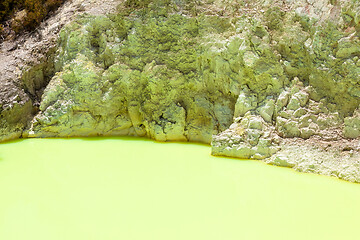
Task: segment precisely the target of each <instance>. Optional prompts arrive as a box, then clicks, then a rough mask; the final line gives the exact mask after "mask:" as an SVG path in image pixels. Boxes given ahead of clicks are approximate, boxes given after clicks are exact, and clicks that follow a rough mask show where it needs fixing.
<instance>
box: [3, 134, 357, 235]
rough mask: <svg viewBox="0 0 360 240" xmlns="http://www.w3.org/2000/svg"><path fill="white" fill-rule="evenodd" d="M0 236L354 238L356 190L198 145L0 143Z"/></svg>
mask: <svg viewBox="0 0 360 240" xmlns="http://www.w3.org/2000/svg"><path fill="white" fill-rule="evenodd" d="M0 194H1V195H0V239H2V240H57V239H59V240H60V239H61V240H64V239H66V240H81V239H86V240H107V239H109V240H110V239H111V240H115V239H124V240H149V239H150V240H152V239H154V240H165V239H166V240H176V239H179V240H180V239H181V240H185V239H186V240H202V239H204V240H205V239H206V240H213V239H216V240H252V239H254V240H263V239H264V240H265V239H266V240H269V239H276V240H281V239H284V240H285V239H286V240H288V239H291V240H294V239H301V240H305V239H311V240H312V239H324V240H325V239H326V240H331V239H337V240H338V239H341V240H344V239H356V238H357V237H358V234H359V233H358V226H359V216H360V203H359V202H360V185H357V184H352V183H347V182H343V181H340V180H337V179H333V178H328V177H324V176H317V175H312V174H300V173H297V172H295V171H293V170H291V169H286V168H279V167H273V166H269V165H266V164H264V163H262V162H257V161H248V160H235V159H230V158H219V157H212V156H210V148H209V147H208V146H205V145H197V144H181V143H155V142H152V141H150V140H144V139H133V138H106V139H28V140H22V141H15V142H10V143H3V144H0Z"/></svg>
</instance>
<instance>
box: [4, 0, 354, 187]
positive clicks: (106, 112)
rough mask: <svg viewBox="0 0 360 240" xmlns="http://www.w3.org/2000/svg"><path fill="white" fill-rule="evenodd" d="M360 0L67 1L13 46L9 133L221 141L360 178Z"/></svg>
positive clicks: (230, 147) (8, 51)
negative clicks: (282, 0) (34, 30)
mask: <svg viewBox="0 0 360 240" xmlns="http://www.w3.org/2000/svg"><path fill="white" fill-rule="evenodd" d="M359 38H360V3H359V2H358V1H345V0H343V1H340V0H332V1H328V0H320V1H305V0H304V1H292V0H287V1H284V2H281V3H280V2H279V1H273V0H257V1H230V0H229V1H217V0H208V1H165V0H164V1H161V0H158V1H155V0H154V1H136V0H127V1H95V0H93V1H91V0H84V1H75V0H74V1H67V2H66V3H65V4H64V5H63V6H62V7H61V8H60V9H59V10H58V11H57V12H56V14H55V15H54V16H52V17H50V18H49V19H47V20H46V21H45V22H44V23H42V25H41V26H40V28H39V29H38V30H37V31H36V32H33V33H29V35H28V36H20V37H19V38H18V39H16V40H7V41H4V42H3V43H2V45H1V52H0V68H1V70H2V71H1V74H0V84H1V94H0V100H1V107H2V110H1V119H0V122H1V125H0V134H1V139H2V140H8V139H13V138H19V137H75V136H119V135H131V136H146V137H150V138H153V139H155V140H158V141H193V142H204V143H211V147H212V154H214V155H224V156H231V157H238V158H251V159H259V160H262V161H265V162H267V163H270V164H274V165H279V166H285V167H293V168H295V169H296V170H299V171H305V172H314V173H320V174H325V175H331V176H336V177H339V178H343V179H345V180H348V181H352V182H360V107H359V104H360V59H359V58H360V39H359Z"/></svg>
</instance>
